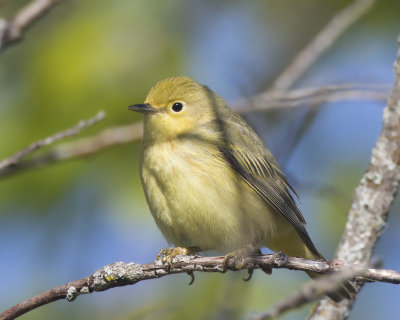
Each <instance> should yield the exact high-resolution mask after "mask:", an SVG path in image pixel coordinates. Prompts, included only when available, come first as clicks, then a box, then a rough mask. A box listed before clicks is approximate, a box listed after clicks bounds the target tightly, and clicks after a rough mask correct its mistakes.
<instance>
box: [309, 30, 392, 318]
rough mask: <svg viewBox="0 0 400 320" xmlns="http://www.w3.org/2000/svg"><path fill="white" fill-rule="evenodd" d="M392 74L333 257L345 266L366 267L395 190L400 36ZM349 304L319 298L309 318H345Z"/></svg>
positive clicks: (384, 222)
mask: <svg viewBox="0 0 400 320" xmlns="http://www.w3.org/2000/svg"><path fill="white" fill-rule="evenodd" d="M394 73H395V83H394V86H393V91H392V93H391V95H390V99H389V102H388V104H387V106H386V107H385V109H384V110H383V124H382V130H381V133H380V135H379V137H378V140H377V142H376V144H375V147H374V148H373V149H372V156H371V161H370V167H369V168H368V170H367V172H366V173H365V174H364V176H363V177H362V179H361V182H360V185H359V186H358V187H357V188H356V190H355V193H354V198H353V203H352V205H351V208H350V210H349V213H348V221H347V223H346V229H345V232H344V234H343V237H342V240H341V242H340V244H339V247H338V249H337V251H336V255H335V258H336V259H340V260H342V261H346V262H347V263H353V264H369V262H370V260H371V256H372V253H373V251H374V248H375V245H376V243H377V241H378V239H379V237H380V235H381V233H382V232H383V230H384V228H385V226H386V222H387V218H388V212H389V209H390V207H391V205H392V203H393V200H394V198H395V195H396V193H397V191H398V187H399V182H400V36H399V37H398V52H397V60H396V62H395V64H394ZM360 288H361V287H359V289H360ZM352 305H353V302H352V301H347V302H346V303H344V304H340V305H335V304H333V303H332V302H331V301H329V300H328V299H323V300H322V301H320V302H319V304H318V306H317V308H316V309H315V310H314V313H313V315H312V316H311V318H310V319H345V318H347V316H348V314H349V311H350V310H351V308H352Z"/></svg>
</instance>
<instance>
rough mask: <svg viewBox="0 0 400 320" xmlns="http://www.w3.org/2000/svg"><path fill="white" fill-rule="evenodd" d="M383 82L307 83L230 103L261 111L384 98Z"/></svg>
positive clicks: (386, 90)
mask: <svg viewBox="0 0 400 320" xmlns="http://www.w3.org/2000/svg"><path fill="white" fill-rule="evenodd" d="M391 87H392V86H391V85H390V87H389V85H385V84H364V83H345V84H338V85H327V86H322V87H307V88H300V89H293V90H290V91H284V92H275V93H274V94H273V95H265V94H264V93H261V94H258V95H255V96H253V97H248V98H245V99H240V100H238V101H235V102H233V103H232V104H231V105H232V107H233V108H234V109H235V111H237V112H239V113H246V112H250V111H261V110H263V111H265V110H271V109H285V108H295V107H299V106H301V105H315V106H317V105H320V104H322V103H325V102H334V101H343V100H364V101H365V100H367V101H374V100H375V101H387V98H388V95H389V92H390V88H391Z"/></svg>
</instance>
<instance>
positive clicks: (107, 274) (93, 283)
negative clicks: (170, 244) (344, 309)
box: [0, 253, 400, 320]
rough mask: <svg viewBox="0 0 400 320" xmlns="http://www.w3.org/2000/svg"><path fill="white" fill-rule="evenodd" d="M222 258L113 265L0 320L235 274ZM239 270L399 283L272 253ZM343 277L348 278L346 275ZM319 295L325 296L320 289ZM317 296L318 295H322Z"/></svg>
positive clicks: (389, 276) (392, 277)
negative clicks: (133, 289)
mask: <svg viewBox="0 0 400 320" xmlns="http://www.w3.org/2000/svg"><path fill="white" fill-rule="evenodd" d="M224 258H225V257H223V256H220V257H199V256H176V257H175V258H174V259H173V264H172V265H171V266H169V265H164V264H162V262H161V261H158V260H157V261H155V262H152V263H149V264H145V265H139V264H136V263H123V262H116V263H112V264H109V265H107V266H104V267H102V268H101V269H99V270H97V271H96V272H95V273H94V274H92V275H90V276H89V277H86V278H83V279H80V280H77V281H73V282H70V283H68V284H65V285H62V286H59V287H56V288H53V289H50V290H48V291H45V292H43V293H41V294H39V295H37V296H35V297H33V298H31V299H28V300H26V301H23V302H21V303H19V304H17V305H15V306H13V307H11V308H9V309H7V310H6V311H4V312H3V313H1V314H0V320H8V319H15V318H16V317H18V316H20V315H22V314H24V313H26V312H28V311H30V310H33V309H36V308H38V307H40V306H42V305H45V304H47V303H50V302H53V301H56V300H60V299H67V300H69V301H73V300H75V299H76V298H77V297H78V296H79V295H80V294H87V293H91V292H93V291H105V290H108V289H111V288H114V287H122V286H126V285H132V284H135V283H138V282H139V281H143V280H150V279H156V278H161V277H164V276H167V275H171V274H178V273H189V274H191V273H193V272H195V271H200V272H225V271H226V270H231V271H236V269H235V266H234V265H235V264H234V261H232V260H233V259H231V261H230V262H229V263H228V265H227V267H226V269H224V266H223V261H224ZM244 262H245V266H244V268H243V269H264V270H265V269H268V268H284V269H291V270H303V271H313V272H318V273H323V274H326V273H337V272H339V274H340V273H341V272H343V271H345V272H356V273H355V274H354V275H353V273H351V274H350V275H351V277H353V276H355V275H358V276H357V277H356V280H357V281H359V282H374V281H380V282H387V283H393V284H400V273H398V272H396V271H393V270H378V269H365V270H364V269H363V270H362V271H360V267H359V266H357V265H345V264H341V263H337V262H336V263H334V264H332V263H331V264H329V263H327V262H325V261H322V260H321V261H313V260H306V259H302V258H295V257H288V256H286V255H285V254H283V253H275V254H268V255H260V256H251V257H247V258H245V259H244ZM346 275H349V274H348V273H346ZM318 290H320V292H323V293H326V292H327V291H329V290H330V288H327V289H326V290H327V291H323V290H325V289H324V288H323V289H318ZM323 293H321V294H323Z"/></svg>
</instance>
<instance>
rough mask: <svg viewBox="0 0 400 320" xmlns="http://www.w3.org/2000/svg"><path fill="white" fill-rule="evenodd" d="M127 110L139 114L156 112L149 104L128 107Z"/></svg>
mask: <svg viewBox="0 0 400 320" xmlns="http://www.w3.org/2000/svg"><path fill="white" fill-rule="evenodd" d="M128 109H129V110H132V111H137V112H141V113H148V112H156V111H157V109H155V108H153V107H152V106H151V104H150V103H142V104H134V105H133V106H129V107H128Z"/></svg>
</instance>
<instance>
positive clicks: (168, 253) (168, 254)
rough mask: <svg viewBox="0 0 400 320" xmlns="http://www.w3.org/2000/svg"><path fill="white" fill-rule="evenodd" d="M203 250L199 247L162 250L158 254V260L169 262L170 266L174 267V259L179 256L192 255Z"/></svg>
mask: <svg viewBox="0 0 400 320" xmlns="http://www.w3.org/2000/svg"><path fill="white" fill-rule="evenodd" d="M199 251H201V249H200V248H199V247H187V248H184V247H175V248H167V249H161V250H160V252H159V253H158V254H157V260H160V261H162V262H163V263H164V262H168V265H170V266H171V265H172V259H173V258H175V257H176V256H178V255H190V254H193V253H195V252H199Z"/></svg>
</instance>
